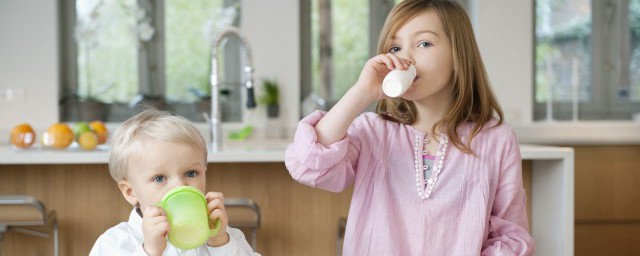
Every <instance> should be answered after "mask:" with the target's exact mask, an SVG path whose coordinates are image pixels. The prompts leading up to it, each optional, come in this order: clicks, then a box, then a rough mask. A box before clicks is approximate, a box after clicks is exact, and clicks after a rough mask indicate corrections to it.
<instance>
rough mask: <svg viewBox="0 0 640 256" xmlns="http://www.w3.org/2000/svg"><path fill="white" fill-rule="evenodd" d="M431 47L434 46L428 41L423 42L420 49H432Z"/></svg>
mask: <svg viewBox="0 0 640 256" xmlns="http://www.w3.org/2000/svg"><path fill="white" fill-rule="evenodd" d="M431 46H433V44H431V43H429V42H427V41H422V42H420V43H419V44H418V47H425V48H426V47H431Z"/></svg>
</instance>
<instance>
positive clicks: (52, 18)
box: [0, 0, 59, 142]
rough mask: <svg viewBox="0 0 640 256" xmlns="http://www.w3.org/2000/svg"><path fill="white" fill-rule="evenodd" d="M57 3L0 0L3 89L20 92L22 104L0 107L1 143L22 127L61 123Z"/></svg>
mask: <svg viewBox="0 0 640 256" xmlns="http://www.w3.org/2000/svg"><path fill="white" fill-rule="evenodd" d="M57 2H58V1H41V0H0V90H2V89H7V88H14V89H21V90H23V91H24V93H25V95H24V98H23V99H22V100H21V101H19V102H9V103H2V102H0V141H3V142H4V141H8V138H9V131H10V130H11V128H12V127H13V126H15V125H17V124H19V123H23V122H28V123H31V124H32V125H33V126H34V127H41V126H42V127H46V126H48V125H51V124H53V123H55V122H57V121H58V108H57V99H58V88H59V72H58V69H59V62H58V60H59V56H58V55H59V51H58V48H59V47H58V33H57V31H58V26H57V23H56V21H57V20H58V11H57V9H56V8H57V7H56V3H57Z"/></svg>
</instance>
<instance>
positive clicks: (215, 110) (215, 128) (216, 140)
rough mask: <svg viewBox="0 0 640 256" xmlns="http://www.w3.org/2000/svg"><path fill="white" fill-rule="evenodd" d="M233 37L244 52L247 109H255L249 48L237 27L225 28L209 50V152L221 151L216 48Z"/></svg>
mask: <svg viewBox="0 0 640 256" xmlns="http://www.w3.org/2000/svg"><path fill="white" fill-rule="evenodd" d="M232 35H235V36H237V37H238V38H239V39H240V42H241V44H242V46H243V48H244V52H245V55H244V56H245V63H244V65H245V66H244V69H243V70H244V74H245V87H246V88H247V108H255V107H256V101H255V97H254V95H253V67H252V66H251V64H252V58H251V48H250V47H249V43H248V41H247V39H246V38H245V37H244V36H243V35H242V33H240V29H238V28H237V27H233V26H230V27H226V28H224V29H222V31H220V32H219V33H218V34H217V36H216V37H215V38H214V39H213V48H212V49H211V81H210V82H211V118H210V120H208V121H209V135H211V150H210V151H211V152H219V151H220V150H222V114H221V113H220V99H219V96H218V86H219V85H220V83H221V82H220V74H218V72H219V69H218V48H219V47H220V45H221V44H222V41H223V40H224V39H226V38H227V37H229V36H232Z"/></svg>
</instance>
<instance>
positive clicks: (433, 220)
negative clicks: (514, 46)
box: [285, 0, 534, 255]
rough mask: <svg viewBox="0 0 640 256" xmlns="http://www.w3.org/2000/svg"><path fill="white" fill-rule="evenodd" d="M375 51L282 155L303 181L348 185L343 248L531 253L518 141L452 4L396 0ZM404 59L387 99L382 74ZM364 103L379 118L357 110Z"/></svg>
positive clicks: (357, 251) (338, 187)
mask: <svg viewBox="0 0 640 256" xmlns="http://www.w3.org/2000/svg"><path fill="white" fill-rule="evenodd" d="M378 53H379V55H377V56H375V57H373V58H371V59H370V60H368V61H367V63H366V64H365V66H364V68H363V70H362V72H361V74H360V78H359V79H358V81H357V82H356V84H355V85H353V87H351V89H349V91H348V92H347V93H346V94H345V95H344V96H343V97H342V99H340V101H339V102H338V103H337V104H336V105H335V106H334V107H333V108H332V109H331V110H330V111H329V112H328V113H326V114H325V113H322V112H315V113H313V114H311V115H310V116H308V117H306V118H304V119H303V120H302V121H300V123H299V126H298V129H297V131H296V135H295V139H294V142H293V143H292V144H291V145H290V146H289V148H288V149H287V152H286V159H285V161H286V165H287V168H288V170H289V172H290V173H291V176H292V177H293V178H294V179H296V180H297V181H299V182H301V183H304V184H307V185H309V186H312V187H317V188H321V189H325V190H329V191H333V192H339V191H342V190H344V189H345V188H346V187H348V186H350V185H354V189H353V195H352V200H351V208H350V210H349V217H348V222H347V228H346V234H345V240H344V248H343V251H344V255H531V254H532V253H533V249H534V241H533V239H532V237H531V235H530V234H529V225H528V221H527V216H526V197H525V193H524V189H523V185H522V178H521V158H520V151H519V147H518V142H517V140H516V138H515V135H514V133H513V131H512V130H511V128H510V127H508V126H507V125H506V124H503V120H502V119H503V116H502V110H501V109H500V106H499V105H498V103H497V101H496V99H495V97H494V95H493V93H492V92H491V89H490V87H489V79H488V78H487V74H486V72H485V69H484V66H483V64H482V60H481V58H480V52H479V50H478V47H477V45H476V42H475V39H474V35H473V30H472V28H471V23H470V21H469V18H468V17H467V15H466V13H465V12H464V10H463V9H462V7H461V6H460V5H459V4H457V3H455V2H453V1H447V0H405V1H402V2H401V3H399V4H398V5H397V6H396V7H395V8H394V9H393V10H392V11H391V13H390V14H389V16H388V17H387V20H386V22H385V25H384V28H383V30H382V33H381V36H380V42H379V47H378ZM410 65H415V68H416V70H417V76H416V78H415V80H414V81H413V84H412V85H411V87H410V89H409V90H408V91H407V92H406V93H405V94H404V95H402V96H401V97H399V98H393V99H391V98H387V97H385V96H384V95H383V93H382V90H381V84H382V80H383V78H384V76H385V75H386V74H387V73H389V71H391V70H393V69H401V70H405V69H407V68H408V67H409V66H410ZM374 101H378V106H377V114H373V113H364V114H362V115H359V113H361V112H362V111H363V110H364V109H365V108H366V107H367V106H368V105H369V104H371V103H373V102H374ZM358 115H359V116H358ZM494 115H495V117H494Z"/></svg>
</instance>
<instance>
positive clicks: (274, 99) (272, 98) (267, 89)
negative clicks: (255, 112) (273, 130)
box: [259, 79, 280, 118]
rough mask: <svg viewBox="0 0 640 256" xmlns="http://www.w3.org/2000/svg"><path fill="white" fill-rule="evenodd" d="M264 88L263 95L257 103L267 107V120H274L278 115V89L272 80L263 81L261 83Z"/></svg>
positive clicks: (276, 83)
mask: <svg viewBox="0 0 640 256" xmlns="http://www.w3.org/2000/svg"><path fill="white" fill-rule="evenodd" d="M262 86H263V88H264V94H262V96H261V97H260V99H259V102H260V103H262V104H265V105H267V116H268V117H269V118H276V117H278V115H280V106H279V104H278V102H279V101H280V99H279V97H280V88H279V86H278V82H276V81H275V80H272V79H265V80H263V81H262Z"/></svg>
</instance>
